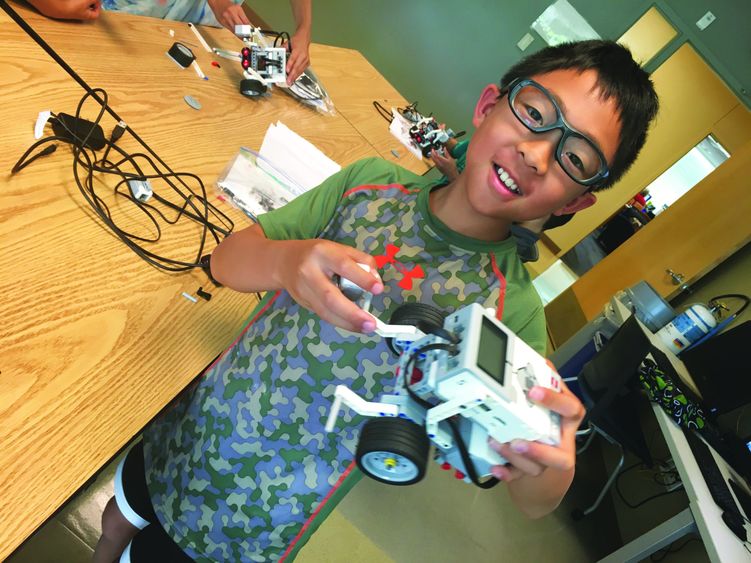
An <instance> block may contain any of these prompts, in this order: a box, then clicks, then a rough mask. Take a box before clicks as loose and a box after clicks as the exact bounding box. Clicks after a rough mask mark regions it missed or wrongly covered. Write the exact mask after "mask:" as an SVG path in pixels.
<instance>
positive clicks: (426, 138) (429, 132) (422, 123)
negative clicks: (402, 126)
mask: <svg viewBox="0 0 751 563" xmlns="http://www.w3.org/2000/svg"><path fill="white" fill-rule="evenodd" d="M457 136H458V135H455V134H454V132H453V131H452V130H451V129H444V128H441V126H440V125H438V123H437V122H436V120H435V118H434V117H423V118H422V119H420V120H418V121H417V122H416V123H415V124H414V125H412V127H410V128H409V137H410V139H411V140H412V142H413V143H414V144H415V145H416V146H417V148H419V149H420V152H422V155H423V156H424V157H425V158H429V157H430V152H431V151H432V150H433V149H435V150H437V151H442V150H443V147H444V146H445V145H446V143H447V142H448V140H449V139H451V138H452V137H457Z"/></svg>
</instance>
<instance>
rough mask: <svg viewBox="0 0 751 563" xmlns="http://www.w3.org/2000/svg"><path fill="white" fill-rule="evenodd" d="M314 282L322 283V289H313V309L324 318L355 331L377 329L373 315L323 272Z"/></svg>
mask: <svg viewBox="0 0 751 563" xmlns="http://www.w3.org/2000/svg"><path fill="white" fill-rule="evenodd" d="M314 283H316V284H320V289H319V290H318V291H315V290H313V293H314V294H315V297H314V299H315V300H314V301H313V302H314V303H315V306H314V308H313V311H314V312H316V313H317V314H318V315H319V316H320V317H321V318H322V319H324V320H325V321H327V322H330V323H331V324H335V325H336V326H339V327H341V328H344V329H346V330H351V331H353V332H372V331H373V330H374V329H375V320H374V319H373V316H372V315H370V314H369V313H367V312H365V311H363V310H362V309H360V307H358V306H357V305H355V304H354V303H353V302H352V301H350V300H349V299H347V298H346V297H345V296H344V294H343V293H342V292H341V291H340V290H339V288H338V287H336V286H335V285H334V283H333V282H332V281H331V280H328V279H326V278H325V276H323V274H321V277H320V278H319V279H318V280H315V281H314ZM311 289H312V288H311Z"/></svg>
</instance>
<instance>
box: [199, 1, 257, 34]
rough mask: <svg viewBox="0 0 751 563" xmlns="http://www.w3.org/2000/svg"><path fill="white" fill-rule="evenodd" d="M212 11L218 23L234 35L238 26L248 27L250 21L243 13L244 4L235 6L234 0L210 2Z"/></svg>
mask: <svg viewBox="0 0 751 563" xmlns="http://www.w3.org/2000/svg"><path fill="white" fill-rule="evenodd" d="M208 3H209V7H210V8H211V11H212V12H214V16H215V17H216V19H217V21H218V22H219V23H220V24H222V25H223V26H224V27H226V28H227V29H229V30H230V31H231V32H232V33H234V32H235V26H236V25H248V24H249V23H250V20H249V19H248V16H246V15H245V12H244V11H243V7H242V4H235V3H234V2H233V1H232V0H208Z"/></svg>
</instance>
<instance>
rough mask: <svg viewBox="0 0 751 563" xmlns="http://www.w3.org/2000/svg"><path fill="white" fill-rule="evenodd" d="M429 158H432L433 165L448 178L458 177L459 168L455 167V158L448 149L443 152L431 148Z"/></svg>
mask: <svg viewBox="0 0 751 563" xmlns="http://www.w3.org/2000/svg"><path fill="white" fill-rule="evenodd" d="M430 158H431V159H432V160H433V163H434V164H435V167H436V168H438V170H440V172H441V174H443V175H444V176H446V177H447V178H448V179H449V180H456V179H457V178H458V177H459V169H458V168H457V167H456V160H454V158H453V157H452V156H451V155H450V154H449V152H448V150H444V151H443V153H440V152H438V151H437V150H435V149H433V150H431V151H430Z"/></svg>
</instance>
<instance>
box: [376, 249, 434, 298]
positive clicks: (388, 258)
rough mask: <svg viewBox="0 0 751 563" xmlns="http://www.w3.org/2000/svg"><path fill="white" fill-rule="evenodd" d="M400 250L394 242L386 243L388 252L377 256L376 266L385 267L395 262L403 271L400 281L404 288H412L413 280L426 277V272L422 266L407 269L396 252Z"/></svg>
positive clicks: (397, 267) (400, 285) (398, 268)
mask: <svg viewBox="0 0 751 563" xmlns="http://www.w3.org/2000/svg"><path fill="white" fill-rule="evenodd" d="M397 252H399V247H398V246H395V245H393V244H387V245H386V254H383V255H382V256H376V257H375V260H376V266H378V268H383V267H384V266H385V265H386V264H393V265H394V268H396V269H397V270H398V271H399V272H401V273H402V275H403V276H404V278H403V279H402V280H401V281H400V282H399V283H398V285H399V287H401V288H402V289H412V280H413V279H415V278H424V277H425V272H423V271H422V268H421V267H420V266H415V267H414V268H412V269H407V268H405V267H404V264H402V263H401V262H397V260H396V254H397Z"/></svg>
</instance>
